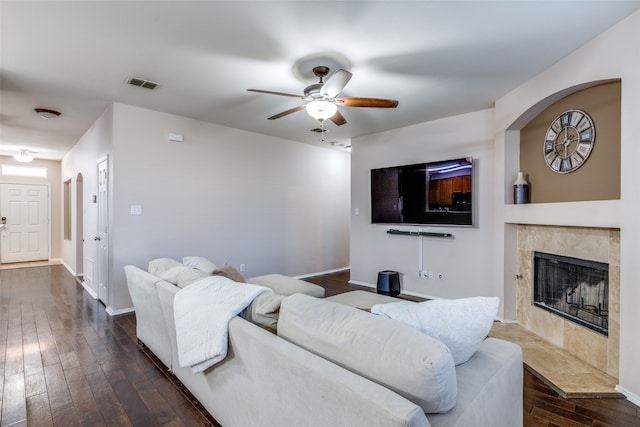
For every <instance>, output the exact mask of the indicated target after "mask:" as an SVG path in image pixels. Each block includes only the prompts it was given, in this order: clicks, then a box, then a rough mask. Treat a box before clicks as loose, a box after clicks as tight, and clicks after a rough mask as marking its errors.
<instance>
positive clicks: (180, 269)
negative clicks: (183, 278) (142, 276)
mask: <svg viewBox="0 0 640 427" xmlns="http://www.w3.org/2000/svg"><path fill="white" fill-rule="evenodd" d="M189 270H193V269H192V268H189V267H187V266H186V265H182V264H180V265H177V266H175V267H171V268H170V269H168V270H167V271H164V272H162V273H160V274H159V275H158V276H159V277H160V278H161V279H162V280H166V281H167V282H170V283H173V284H174V285H177V284H178V278H179V277H180V275H181V274H184V273H188V272H189Z"/></svg>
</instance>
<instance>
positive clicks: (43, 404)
mask: <svg viewBox="0 0 640 427" xmlns="http://www.w3.org/2000/svg"><path fill="white" fill-rule="evenodd" d="M27 420H28V424H29V425H32V426H42V427H46V426H53V416H52V415H51V408H50V407H49V395H48V394H47V393H46V392H44V393H40V394H35V395H32V396H27Z"/></svg>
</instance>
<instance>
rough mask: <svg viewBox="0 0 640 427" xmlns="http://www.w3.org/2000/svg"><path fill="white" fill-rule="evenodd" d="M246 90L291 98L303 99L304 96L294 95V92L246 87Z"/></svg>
mask: <svg viewBox="0 0 640 427" xmlns="http://www.w3.org/2000/svg"><path fill="white" fill-rule="evenodd" d="M247 92H258V93H266V94H269V95H280V96H289V97H291V98H298V99H304V96H301V95H294V94H291V93H284V92H274V91H271V90H262V89H247Z"/></svg>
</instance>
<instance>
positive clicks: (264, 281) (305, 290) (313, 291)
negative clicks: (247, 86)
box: [247, 274, 324, 298]
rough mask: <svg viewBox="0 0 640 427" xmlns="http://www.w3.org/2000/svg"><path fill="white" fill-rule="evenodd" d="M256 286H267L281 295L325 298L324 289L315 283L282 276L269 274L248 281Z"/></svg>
mask: <svg viewBox="0 0 640 427" xmlns="http://www.w3.org/2000/svg"><path fill="white" fill-rule="evenodd" d="M247 282H249V283H253V284H254V285H260V286H266V287H268V288H271V289H273V292H275V293H276V294H280V295H285V296H287V295H292V294H306V295H311V296H312V297H318V298H324V288H323V287H322V286H318V285H315V284H313V283H309V282H305V281H304V280H299V279H296V278H293V277H288V276H283V275H282V274H267V275H265V276H257V277H252V278H250V279H247Z"/></svg>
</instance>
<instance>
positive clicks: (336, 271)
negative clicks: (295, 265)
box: [295, 266, 351, 279]
mask: <svg viewBox="0 0 640 427" xmlns="http://www.w3.org/2000/svg"><path fill="white" fill-rule="evenodd" d="M350 268H351V267H349V266H347V267H341V268H335V269H333V270H325V271H318V272H317V273H309V274H302V275H300V276H295V278H296V279H305V278H307V277H313V276H321V275H323V274H331V273H339V272H341V271H345V270H349V269H350Z"/></svg>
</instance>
